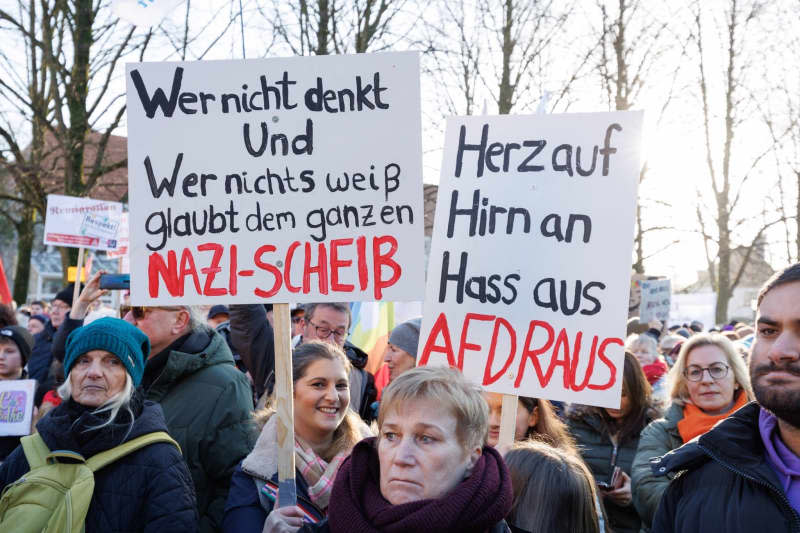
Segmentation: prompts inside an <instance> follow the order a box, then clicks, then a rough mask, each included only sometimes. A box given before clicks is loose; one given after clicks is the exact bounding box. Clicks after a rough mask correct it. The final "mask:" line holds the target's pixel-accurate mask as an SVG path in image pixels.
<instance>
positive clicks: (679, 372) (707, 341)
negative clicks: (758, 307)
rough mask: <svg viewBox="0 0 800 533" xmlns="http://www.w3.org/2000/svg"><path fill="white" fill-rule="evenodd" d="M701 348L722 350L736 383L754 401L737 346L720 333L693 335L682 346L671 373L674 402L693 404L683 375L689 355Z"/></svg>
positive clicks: (670, 388)
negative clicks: (708, 347) (714, 347)
mask: <svg viewBox="0 0 800 533" xmlns="http://www.w3.org/2000/svg"><path fill="white" fill-rule="evenodd" d="M701 346H716V347H717V348H719V349H720V350H722V353H724V354H725V358H726V359H727V362H728V366H730V367H731V370H733V379H734V381H735V382H736V383H738V384H739V386H740V387H741V388H742V390H743V391H744V393H745V394H746V395H747V399H748V400H752V399H753V389H752V388H751V387H750V375H749V374H748V373H747V365H745V364H744V360H743V359H742V356H741V355H740V354H739V352H738V351H737V350H736V346H734V344H733V343H732V342H731V341H730V340H728V339H727V338H726V337H724V336H723V335H720V334H719V333H697V334H696V335H692V336H691V337H690V338H689V339H687V340H686V342H684V343H683V344H682V345H681V350H680V352H678V359H677V360H676V361H675V365H674V366H673V367H672V369H671V370H670V371H669V377H668V380H669V396H670V398H671V399H672V402H673V403H676V404H678V405H686V404H687V403H690V402H691V400H690V398H689V387H688V385H687V383H686V377H685V376H684V375H683V373H684V371H685V370H686V367H687V366H688V364H687V362H688V360H689V354H690V353H691V352H692V350H694V349H695V348H700V347H701Z"/></svg>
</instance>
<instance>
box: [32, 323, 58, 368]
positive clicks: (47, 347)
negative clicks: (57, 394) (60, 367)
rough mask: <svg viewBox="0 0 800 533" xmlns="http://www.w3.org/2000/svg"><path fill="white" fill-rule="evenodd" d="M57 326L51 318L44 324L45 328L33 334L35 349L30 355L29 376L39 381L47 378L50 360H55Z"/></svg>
mask: <svg viewBox="0 0 800 533" xmlns="http://www.w3.org/2000/svg"><path fill="white" fill-rule="evenodd" d="M55 334H56V328H54V327H53V324H52V322H50V321H49V320H48V321H47V324H45V325H44V329H43V330H42V331H40V332H39V333H37V334H36V335H34V336H33V349H32V350H31V355H30V357H28V376H30V378H31V379H35V380H36V381H38V382H39V383H44V382H45V381H46V380H47V372H48V371H49V370H50V361H52V360H53V353H52V349H53V337H54V336H55Z"/></svg>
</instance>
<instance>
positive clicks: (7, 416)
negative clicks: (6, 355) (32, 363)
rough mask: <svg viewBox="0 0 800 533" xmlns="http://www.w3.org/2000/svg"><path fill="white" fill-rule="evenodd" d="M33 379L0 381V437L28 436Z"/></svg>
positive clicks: (34, 386)
mask: <svg viewBox="0 0 800 533" xmlns="http://www.w3.org/2000/svg"><path fill="white" fill-rule="evenodd" d="M35 391H36V380H35V379H15V380H8V381H0V436H4V437H5V436H9V435H15V436H16V435H30V433H31V421H32V419H33V395H34V392H35Z"/></svg>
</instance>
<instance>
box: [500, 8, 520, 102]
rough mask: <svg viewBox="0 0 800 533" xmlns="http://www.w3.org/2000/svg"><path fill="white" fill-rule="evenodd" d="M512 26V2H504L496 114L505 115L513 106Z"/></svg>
mask: <svg viewBox="0 0 800 533" xmlns="http://www.w3.org/2000/svg"><path fill="white" fill-rule="evenodd" d="M513 25H514V2H513V0H506V2H505V16H504V20H503V72H502V74H501V77H500V91H499V96H498V98H497V107H498V113H499V114H501V115H507V114H509V113H510V112H511V108H512V107H513V105H514V87H513V86H512V85H511V56H512V54H513V53H514V45H515V44H516V43H514V39H513V37H512V28H513Z"/></svg>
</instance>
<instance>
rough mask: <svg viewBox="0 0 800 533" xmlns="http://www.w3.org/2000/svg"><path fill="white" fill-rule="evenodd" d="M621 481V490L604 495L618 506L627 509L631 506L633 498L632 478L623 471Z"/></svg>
mask: <svg viewBox="0 0 800 533" xmlns="http://www.w3.org/2000/svg"><path fill="white" fill-rule="evenodd" d="M619 479H620V480H621V484H620V486H619V488H616V489H613V490H608V491H605V493H604V494H603V495H604V496H605V497H606V498H608V499H609V500H611V501H612V502H614V503H616V504H617V505H621V506H623V507H625V506H628V505H630V504H631V499H632V498H633V496H632V495H631V478H630V476H629V475H628V474H626V473H625V472H622V471H621V472H620V473H619Z"/></svg>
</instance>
